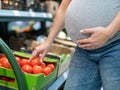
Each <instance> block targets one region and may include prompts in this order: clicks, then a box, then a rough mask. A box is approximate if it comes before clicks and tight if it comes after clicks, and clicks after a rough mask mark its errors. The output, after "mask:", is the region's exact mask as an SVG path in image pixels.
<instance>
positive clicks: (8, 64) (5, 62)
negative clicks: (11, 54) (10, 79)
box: [1, 58, 11, 69]
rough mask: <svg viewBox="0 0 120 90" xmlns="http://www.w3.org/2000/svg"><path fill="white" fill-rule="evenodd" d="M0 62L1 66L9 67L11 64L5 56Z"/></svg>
mask: <svg viewBox="0 0 120 90" xmlns="http://www.w3.org/2000/svg"><path fill="white" fill-rule="evenodd" d="M1 64H2V67H5V68H9V69H11V65H10V63H9V61H8V59H7V58H6V59H4V60H3V61H2V63H1Z"/></svg>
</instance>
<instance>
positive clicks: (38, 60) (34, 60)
mask: <svg viewBox="0 0 120 90" xmlns="http://www.w3.org/2000/svg"><path fill="white" fill-rule="evenodd" d="M30 64H31V65H32V66H34V65H40V64H41V63H40V59H39V58H38V57H35V58H33V59H32V60H31V61H30Z"/></svg>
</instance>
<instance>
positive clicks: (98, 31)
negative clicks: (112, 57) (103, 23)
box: [77, 27, 114, 50]
mask: <svg viewBox="0 0 120 90" xmlns="http://www.w3.org/2000/svg"><path fill="white" fill-rule="evenodd" d="M80 33H82V34H90V36H89V37H87V38H80V39H78V40H77V43H78V44H79V46H80V47H81V48H83V49H87V50H92V49H97V48H100V47H102V46H104V45H105V43H106V42H107V41H108V40H109V39H110V38H111V37H113V36H114V35H113V34H112V33H111V32H110V30H109V29H108V28H104V27H96V28H90V29H83V30H81V31H80Z"/></svg>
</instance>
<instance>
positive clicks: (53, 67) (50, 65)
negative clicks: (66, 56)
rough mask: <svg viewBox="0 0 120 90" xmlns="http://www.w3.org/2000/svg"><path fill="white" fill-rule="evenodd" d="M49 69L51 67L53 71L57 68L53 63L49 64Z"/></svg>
mask: <svg viewBox="0 0 120 90" xmlns="http://www.w3.org/2000/svg"><path fill="white" fill-rule="evenodd" d="M47 67H50V68H51V70H52V71H53V70H54V69H55V66H54V64H52V63H51V64H48V65H47Z"/></svg>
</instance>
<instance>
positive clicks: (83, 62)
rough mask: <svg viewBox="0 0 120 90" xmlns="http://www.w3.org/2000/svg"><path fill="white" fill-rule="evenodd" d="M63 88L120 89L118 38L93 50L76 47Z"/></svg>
mask: <svg viewBox="0 0 120 90" xmlns="http://www.w3.org/2000/svg"><path fill="white" fill-rule="evenodd" d="M69 69H70V70H69V74H68V78H67V80H66V83H65V87H64V90H100V88H101V87H103V90H120V40H117V41H115V42H113V43H111V44H109V45H107V46H104V47H102V48H99V49H95V50H84V49H81V48H79V47H76V51H75V53H74V55H73V58H72V60H71V64H70V68H69Z"/></svg>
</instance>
